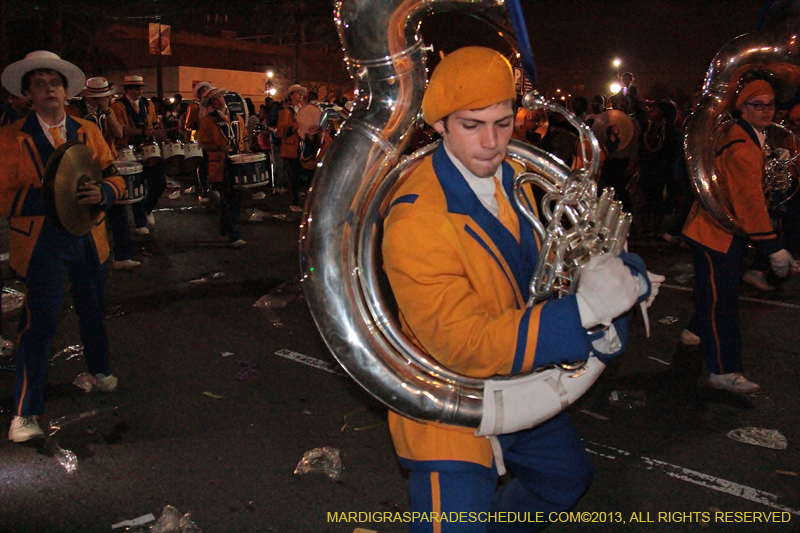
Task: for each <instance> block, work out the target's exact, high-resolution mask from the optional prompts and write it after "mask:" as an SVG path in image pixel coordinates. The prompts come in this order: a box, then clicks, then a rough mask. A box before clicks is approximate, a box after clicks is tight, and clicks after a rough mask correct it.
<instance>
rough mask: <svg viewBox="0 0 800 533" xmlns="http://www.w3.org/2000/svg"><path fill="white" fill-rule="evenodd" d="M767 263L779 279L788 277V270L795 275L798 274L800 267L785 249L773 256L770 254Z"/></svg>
mask: <svg viewBox="0 0 800 533" xmlns="http://www.w3.org/2000/svg"><path fill="white" fill-rule="evenodd" d="M769 262H770V265H772V270H773V271H774V272H775V274H776V275H777V276H778V277H780V278H785V277H786V276H788V275H789V271H790V270H791V272H792V273H795V274H797V273H800V266H798V264H797V262H796V261H795V260H794V258H793V257H792V254H790V253H789V250H787V249H786V248H783V249H781V250H778V251H777V252H775V253H774V254H770V256H769Z"/></svg>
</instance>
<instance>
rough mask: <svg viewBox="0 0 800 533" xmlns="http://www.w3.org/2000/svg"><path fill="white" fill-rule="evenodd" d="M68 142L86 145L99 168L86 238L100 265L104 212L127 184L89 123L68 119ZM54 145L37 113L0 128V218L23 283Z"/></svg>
mask: <svg viewBox="0 0 800 533" xmlns="http://www.w3.org/2000/svg"><path fill="white" fill-rule="evenodd" d="M66 129H67V140H68V141H71V140H77V141H81V142H83V143H86V144H87V145H88V146H89V148H91V149H92V152H93V153H94V157H95V159H97V160H98V161H99V162H100V167H101V168H102V169H103V175H104V179H103V183H102V191H103V195H104V202H103V204H102V205H101V206H100V207H101V209H102V212H101V213H99V214H98V216H97V220H96V224H95V226H94V228H93V229H92V231H91V232H90V233H89V238H90V239H91V240H92V242H93V244H94V248H95V252H96V253H97V259H98V261H99V262H100V263H103V262H105V260H106V259H107V258H108V253H109V247H108V237H107V235H106V225H105V210H106V209H108V208H109V207H111V205H113V204H114V202H115V201H116V199H117V198H119V197H120V196H121V195H122V194H123V193H124V192H125V181H124V180H123V178H122V177H121V176H119V175H118V174H116V170H115V169H114V167H113V160H112V158H111V153H110V152H109V149H108V146H107V145H106V142H105V140H103V136H102V134H101V133H100V130H99V129H97V126H95V125H94V124H92V123H91V122H87V121H85V120H82V119H78V118H73V117H70V116H67V119H66ZM54 150H55V149H54V148H53V146H52V145H51V144H50V141H48V140H47V137H46V136H45V134H44V131H43V130H42V127H41V126H40V125H39V120H38V118H37V117H36V113H31V114H30V115H28V117H27V118H26V119H21V120H18V121H17V122H15V123H13V124H9V125H8V126H6V127H5V128H2V129H0V154H3V156H2V159H0V215H3V216H7V217H9V218H8V220H9V259H8V263H9V266H10V267H11V270H12V271H13V272H14V274H16V275H17V276H18V277H20V278H22V279H25V277H26V276H27V272H28V263H29V262H30V258H31V254H32V253H33V249H34V247H35V246H36V243H37V241H38V239H39V234H40V232H41V230H42V224H43V223H44V217H45V208H44V202H43V200H42V179H43V177H44V169H45V165H46V164H47V160H48V159H49V157H50V155H51V154H52V153H53V152H54Z"/></svg>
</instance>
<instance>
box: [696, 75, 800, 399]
mask: <svg viewBox="0 0 800 533" xmlns="http://www.w3.org/2000/svg"><path fill="white" fill-rule="evenodd" d="M735 111H736V112H737V114H738V115H740V117H741V118H739V120H738V121H737V122H736V124H735V125H733V126H732V127H731V128H730V129H729V130H728V131H727V132H725V133H724V134H723V135H722V137H721V138H720V139H719V141H717V144H716V147H715V150H716V159H715V164H714V166H715V171H716V176H717V179H718V180H719V184H720V190H721V191H722V192H723V194H725V195H726V197H727V200H728V203H729V205H730V206H731V207H732V212H733V213H735V217H736V222H737V223H738V225H739V226H740V227H741V228H742V229H743V230H744V232H745V233H746V235H747V236H746V237H741V236H738V235H733V234H731V233H730V232H729V231H727V230H726V229H724V228H723V227H722V226H721V225H720V224H719V223H718V222H717V221H716V220H715V219H714V217H713V216H712V215H711V214H710V213H709V212H708V211H706V210H705V209H704V208H703V207H702V206H701V205H700V203H699V202H697V201H695V203H694V205H693V206H692V210H691V212H690V213H689V217H688V218H687V220H686V224H685V225H684V227H683V236H684V239H685V240H686V242H687V243H689V244H690V245H691V246H692V250H693V258H694V275H695V285H694V304H695V313H694V316H693V317H692V318H691V320H690V321H689V325H688V326H687V327H686V329H685V330H683V332H682V333H681V341H682V342H683V343H684V344H689V345H698V344H699V345H700V347H701V349H702V352H703V360H704V361H705V366H706V369H707V370H708V372H709V373H710V375H709V378H708V384H709V386H711V387H713V388H716V389H724V390H728V391H731V392H738V393H751V392H756V391H757V390H758V389H759V386H758V385H757V384H756V383H753V382H752V381H750V380H748V379H747V378H745V377H744V376H743V375H742V332H741V325H740V322H739V305H738V301H739V280H740V279H741V269H742V260H743V257H744V254H745V252H746V251H747V246H748V242H749V243H752V244H753V245H755V247H756V249H757V250H758V251H760V252H762V253H763V254H765V255H767V256H769V259H770V263H771V265H772V269H773V270H774V271H775V273H776V274H777V275H778V276H780V277H785V276H787V275H788V274H789V272H790V270H796V268H797V265H796V263H795V262H794V260H793V259H792V256H791V254H790V253H789V252H788V251H787V250H786V249H785V248H784V247H783V244H782V243H781V242H780V240H779V239H778V236H777V234H776V233H775V230H774V228H773V227H772V222H771V221H770V218H769V213H768V212H767V206H766V202H765V200H764V193H763V190H762V179H763V176H764V151H763V145H764V138H765V135H764V133H763V131H764V129H765V128H766V127H767V126H768V125H769V124H770V123H771V122H772V117H773V116H774V115H775V91H774V90H773V88H772V86H771V85H770V84H769V82H767V81H764V80H753V81H750V82H749V83H746V84H745V85H744V86H743V87H742V89H741V90H740V92H739V94H738V95H737V97H736V104H735Z"/></svg>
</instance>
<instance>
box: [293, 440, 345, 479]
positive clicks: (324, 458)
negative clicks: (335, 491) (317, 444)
mask: <svg viewBox="0 0 800 533" xmlns="http://www.w3.org/2000/svg"><path fill="white" fill-rule="evenodd" d="M294 473H295V474H317V473H319V474H325V475H326V476H328V477H329V478H330V479H332V480H333V481H338V479H339V476H341V475H342V459H341V456H340V453H339V450H338V449H336V448H331V447H330V446H323V447H322V448H314V449H313V450H309V451H307V452H306V453H304V454H303V458H302V459H301V460H300V462H299V463H297V468H295V469H294Z"/></svg>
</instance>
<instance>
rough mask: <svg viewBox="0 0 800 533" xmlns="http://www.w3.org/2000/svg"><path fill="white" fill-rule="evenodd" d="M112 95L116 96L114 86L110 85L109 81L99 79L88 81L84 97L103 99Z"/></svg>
mask: <svg viewBox="0 0 800 533" xmlns="http://www.w3.org/2000/svg"><path fill="white" fill-rule="evenodd" d="M112 94H114V86H113V85H112V84H110V83H108V80H107V79H105V78H102V77H97V78H89V79H88V80H86V88H85V89H84V90H83V96H84V97H89V98H101V97H103V96H111V95H112Z"/></svg>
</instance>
